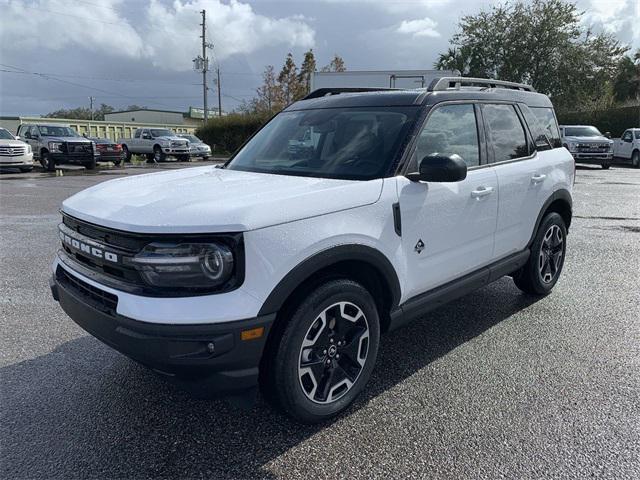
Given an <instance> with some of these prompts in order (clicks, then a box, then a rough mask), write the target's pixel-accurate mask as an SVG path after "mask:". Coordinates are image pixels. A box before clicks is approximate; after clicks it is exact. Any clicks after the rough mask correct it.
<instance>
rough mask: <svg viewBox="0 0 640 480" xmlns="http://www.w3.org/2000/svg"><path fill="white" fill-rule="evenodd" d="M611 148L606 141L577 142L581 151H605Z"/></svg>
mask: <svg viewBox="0 0 640 480" xmlns="http://www.w3.org/2000/svg"><path fill="white" fill-rule="evenodd" d="M610 149H611V146H610V145H609V144H607V143H579V144H578V151H579V152H581V153H606V152H608V151H609V150H610Z"/></svg>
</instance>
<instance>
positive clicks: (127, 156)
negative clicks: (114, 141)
mask: <svg viewBox="0 0 640 480" xmlns="http://www.w3.org/2000/svg"><path fill="white" fill-rule="evenodd" d="M122 155H123V156H124V161H125V162H130V161H131V152H130V151H129V149H128V148H127V146H126V145H122Z"/></svg>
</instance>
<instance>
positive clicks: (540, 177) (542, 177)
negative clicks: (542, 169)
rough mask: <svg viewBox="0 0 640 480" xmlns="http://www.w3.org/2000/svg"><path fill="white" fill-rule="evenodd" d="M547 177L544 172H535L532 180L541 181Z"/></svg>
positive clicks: (534, 181)
mask: <svg viewBox="0 0 640 480" xmlns="http://www.w3.org/2000/svg"><path fill="white" fill-rule="evenodd" d="M545 178H547V176H546V175H545V174H544V173H543V174H537V173H536V174H535V175H534V176H533V177H531V181H532V182H533V183H540V182H541V181H543V180H544V179H545Z"/></svg>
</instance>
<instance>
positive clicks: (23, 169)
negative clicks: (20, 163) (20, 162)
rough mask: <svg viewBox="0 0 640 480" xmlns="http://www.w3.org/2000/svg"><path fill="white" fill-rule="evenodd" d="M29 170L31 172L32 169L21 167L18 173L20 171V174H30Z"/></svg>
mask: <svg viewBox="0 0 640 480" xmlns="http://www.w3.org/2000/svg"><path fill="white" fill-rule="evenodd" d="M31 170H33V167H21V168H20V171H21V172H22V173H28V172H30V171H31Z"/></svg>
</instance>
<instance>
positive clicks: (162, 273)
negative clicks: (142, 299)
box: [129, 243, 234, 288]
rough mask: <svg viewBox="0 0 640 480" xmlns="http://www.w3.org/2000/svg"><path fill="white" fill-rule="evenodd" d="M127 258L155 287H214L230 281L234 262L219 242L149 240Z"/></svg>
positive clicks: (226, 249) (146, 280)
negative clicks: (140, 249)
mask: <svg viewBox="0 0 640 480" xmlns="http://www.w3.org/2000/svg"><path fill="white" fill-rule="evenodd" d="M129 261H130V262H131V263H132V264H133V265H134V266H135V268H136V269H137V270H138V271H139V272H140V275H141V276H142V278H143V280H144V281H145V282H146V283H147V284H149V285H151V286H155V287H190V288H211V287H216V286H219V285H223V284H224V283H226V282H227V281H229V279H230V278H231V275H232V273H233V265H234V258H233V253H232V252H231V250H230V249H229V247H227V246H226V245H224V244H222V243H178V244H166V243H152V244H149V245H147V246H146V247H144V248H143V249H142V251H141V252H140V253H138V254H137V255H136V256H135V257H133V258H132V259H130V260H129Z"/></svg>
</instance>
